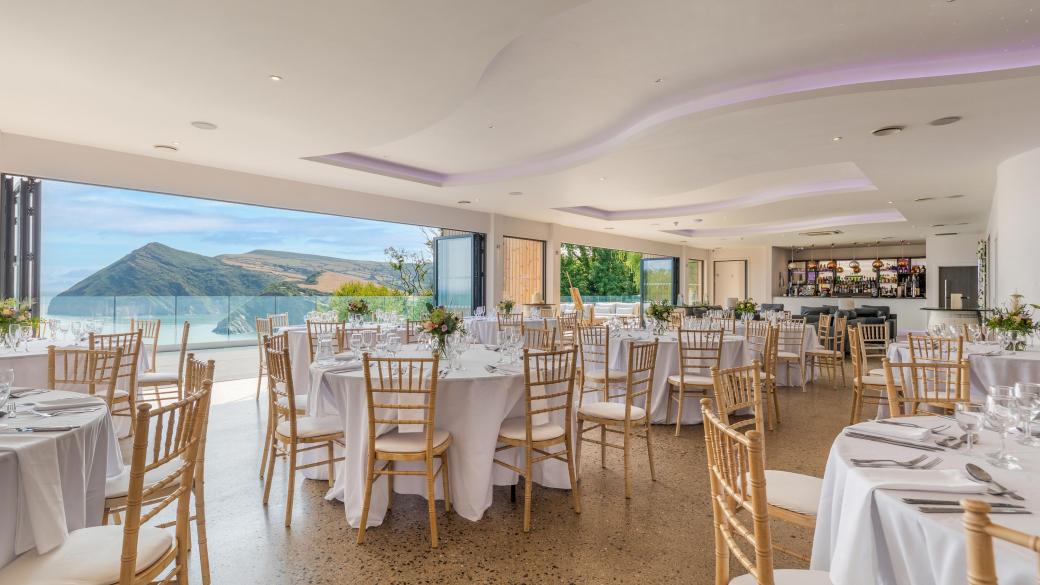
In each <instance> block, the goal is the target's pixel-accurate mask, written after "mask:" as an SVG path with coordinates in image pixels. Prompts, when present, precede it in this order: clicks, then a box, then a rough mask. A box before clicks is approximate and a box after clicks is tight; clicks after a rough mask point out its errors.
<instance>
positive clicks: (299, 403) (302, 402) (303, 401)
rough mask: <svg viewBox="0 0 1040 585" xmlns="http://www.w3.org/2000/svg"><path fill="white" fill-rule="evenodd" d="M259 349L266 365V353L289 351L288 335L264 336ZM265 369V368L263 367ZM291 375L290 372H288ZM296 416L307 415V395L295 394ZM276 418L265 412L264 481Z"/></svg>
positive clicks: (284, 333) (262, 475) (268, 380)
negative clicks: (269, 351) (270, 351)
mask: <svg viewBox="0 0 1040 585" xmlns="http://www.w3.org/2000/svg"><path fill="white" fill-rule="evenodd" d="M260 348H261V350H262V351H263V352H264V363H265V364H266V363H267V351H268V350H272V351H276V352H281V351H283V350H284V351H288V350H289V333H288V332H282V333H279V334H278V335H273V336H267V335H265V336H264V338H263V340H261V342H260ZM265 368H266V366H265ZM265 372H266V369H265ZM290 375H291V370H290ZM266 382H267V391H268V394H270V392H271V378H270V377H266ZM296 414H297V415H299V416H303V415H305V414H307V395H306V394H297V395H296ZM275 420H277V417H276V416H275V414H274V413H273V412H271V411H268V412H267V432H266V434H265V436H264V448H263V456H262V458H261V460H260V479H264V477H265V475H264V474H265V472H266V471H267V456H268V454H269V453H270V451H271V441H273V440H274V425H275Z"/></svg>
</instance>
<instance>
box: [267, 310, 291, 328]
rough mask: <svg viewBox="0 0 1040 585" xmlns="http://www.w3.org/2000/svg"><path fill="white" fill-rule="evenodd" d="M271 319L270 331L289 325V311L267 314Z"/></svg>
mask: <svg viewBox="0 0 1040 585" xmlns="http://www.w3.org/2000/svg"><path fill="white" fill-rule="evenodd" d="M267 318H268V319H270V320H271V331H272V332H273V331H274V330H275V329H280V328H282V327H288V326H289V313H273V314H271V315H268V316H267Z"/></svg>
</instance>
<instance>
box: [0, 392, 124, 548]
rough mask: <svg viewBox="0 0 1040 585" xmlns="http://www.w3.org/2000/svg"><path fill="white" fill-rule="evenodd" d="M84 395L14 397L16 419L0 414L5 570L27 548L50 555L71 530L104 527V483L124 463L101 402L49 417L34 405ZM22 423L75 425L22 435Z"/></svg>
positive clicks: (0, 536) (0, 526)
mask: <svg viewBox="0 0 1040 585" xmlns="http://www.w3.org/2000/svg"><path fill="white" fill-rule="evenodd" d="M61 398H83V395H82V394H80V393H75V392H68V391H63V390H49V391H47V392H44V393H40V394H29V395H27V396H24V397H22V398H18V399H16V403H17V404H18V405H19V413H18V416H17V418H15V419H11V418H10V417H7V416H4V417H0V425H7V427H6V428H0V510H2V512H0V567H2V566H4V565H6V564H7V563H9V562H11V561H12V560H14V558H15V557H16V556H18V555H20V554H22V553H24V552H26V551H29V550H32V549H34V548H35V549H37V551H38V552H40V553H41V554H42V553H46V552H47V551H49V550H51V549H53V548H55V547H57V546H58V545H60V544H61V543H62V542H64V540H65V537H66V536H67V535H68V533H69V532H70V531H73V530H77V529H80V528H86V527H89V526H98V525H100V524H101V515H102V512H103V511H104V506H105V480H106V478H108V477H113V476H116V475H119V473H120V472H121V471H122V470H123V462H122V459H121V457H120V454H119V444H118V442H117V440H116V435H115V433H114V432H113V428H112V419H111V417H110V416H109V414H108V410H107V409H106V408H105V404H104V401H102V400H101V399H100V398H95V399H93V400H96V402H97V405H98V406H99V408H98V410H96V411H93V412H84V413H79V414H62V415H56V416H53V417H48V418H44V417H41V416H39V415H36V414H33V413H31V412H30V408H29V406H30V404H42V403H44V402H46V401H48V400H54V399H61ZM22 426H46V427H60V426H72V427H76V428H74V429H72V430H68V431H60V432H37V433H19V432H15V431H14V430H12V429H13V428H15V427H22Z"/></svg>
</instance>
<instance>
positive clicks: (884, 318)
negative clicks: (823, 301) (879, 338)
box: [801, 305, 898, 339]
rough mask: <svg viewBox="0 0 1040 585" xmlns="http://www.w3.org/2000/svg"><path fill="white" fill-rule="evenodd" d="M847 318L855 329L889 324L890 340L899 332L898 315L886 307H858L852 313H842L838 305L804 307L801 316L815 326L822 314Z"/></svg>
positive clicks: (849, 324) (850, 325)
mask: <svg viewBox="0 0 1040 585" xmlns="http://www.w3.org/2000/svg"><path fill="white" fill-rule="evenodd" d="M825 313H826V314H828V315H835V316H842V315H843V316H845V317H847V318H848V322H847V324H848V326H849V327H855V326H856V325H859V324H860V323H864V324H867V325H873V324H877V323H888V324H889V325H888V337H889V339H895V338H896V331H898V327H897V326H896V325H897V322H896V315H895V314H894V313H892V312H891V310H890V309H889V307H887V306H884V305H863V306H861V307H856V308H855V309H853V310H851V311H842V310H840V309H838V306H837V305H823V306H820V307H802V308H801V314H802V315H804V316H805V322H806V323H812V324H813V325H814V326H815V325H816V324H818V323H819V322H820V315H822V314H825Z"/></svg>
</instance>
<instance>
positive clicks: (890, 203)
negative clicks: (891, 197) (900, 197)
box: [888, 201, 896, 205]
mask: <svg viewBox="0 0 1040 585" xmlns="http://www.w3.org/2000/svg"><path fill="white" fill-rule="evenodd" d="M888 204H889V205H895V204H896V202H895V201H889V202H888Z"/></svg>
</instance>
